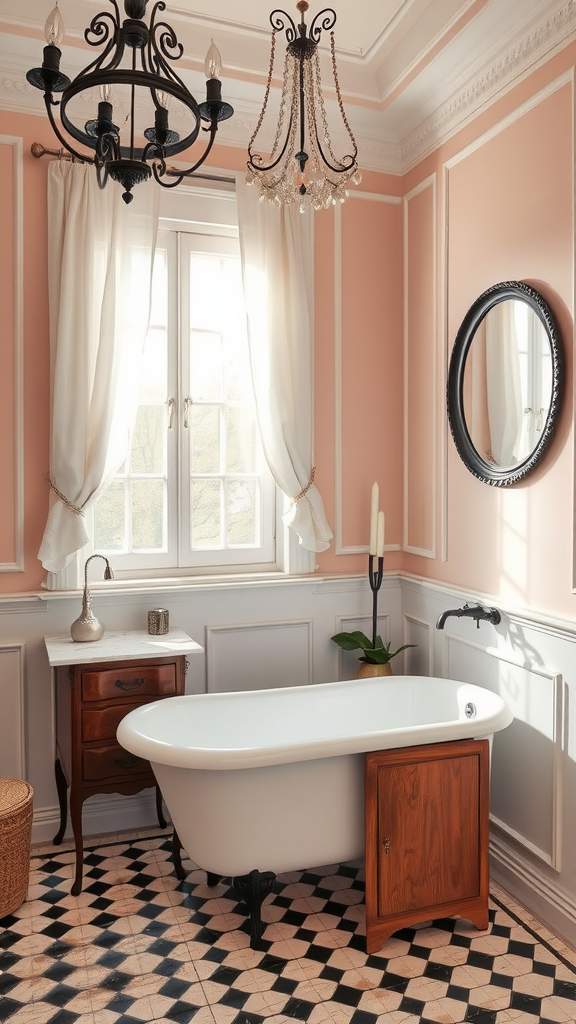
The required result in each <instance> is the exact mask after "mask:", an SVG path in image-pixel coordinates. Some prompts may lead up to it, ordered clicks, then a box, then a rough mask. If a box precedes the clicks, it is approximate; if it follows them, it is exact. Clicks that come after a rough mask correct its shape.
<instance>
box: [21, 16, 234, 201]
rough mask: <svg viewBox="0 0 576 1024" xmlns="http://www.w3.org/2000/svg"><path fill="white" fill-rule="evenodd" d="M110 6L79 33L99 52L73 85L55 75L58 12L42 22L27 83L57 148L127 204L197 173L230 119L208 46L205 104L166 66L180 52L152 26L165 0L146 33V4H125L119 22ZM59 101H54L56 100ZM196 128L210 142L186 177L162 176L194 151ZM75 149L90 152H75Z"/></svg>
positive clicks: (168, 32) (166, 28)
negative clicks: (118, 189) (116, 188)
mask: <svg viewBox="0 0 576 1024" xmlns="http://www.w3.org/2000/svg"><path fill="white" fill-rule="evenodd" d="M109 2H110V3H111V4H112V7H113V8H114V12H112V11H101V12H100V13H99V14H96V15H95V16H94V17H93V19H92V21H91V22H90V25H89V27H88V28H87V29H86V31H85V33H84V38H85V40H86V42H87V43H88V45H89V46H100V47H102V48H103V49H102V52H101V53H100V54H99V56H97V57H96V59H95V60H93V61H92V63H91V64H89V65H88V66H87V67H86V68H85V69H84V70H83V71H81V72H80V73H79V74H78V75H77V76H76V78H74V79H73V80H72V81H71V80H70V79H69V78H68V77H67V76H66V75H64V74H62V72H61V71H60V58H61V56H62V53H61V51H60V49H59V45H60V43H61V41H62V39H63V37H64V24H63V21H62V16H61V14H60V11H59V10H58V5H56V7H55V8H54V10H53V11H51V13H50V14H49V16H48V20H47V22H46V28H45V36H46V43H47V45H46V46H45V47H44V60H43V63H42V67H40V68H33V69H32V70H31V71H29V72H28V73H27V75H26V78H27V79H28V81H29V82H30V84H31V85H33V86H35V87H36V88H37V89H42V90H43V92H44V103H45V105H46V111H47V114H48V118H49V120H50V124H51V125H52V129H53V131H54V133H55V135H56V136H57V138H58V140H59V142H60V143H61V145H62V146H63V148H64V149H65V150H66V151H67V152H68V153H69V154H70V155H71V156H72V157H73V158H75V159H77V160H84V161H90V162H91V163H93V164H94V165H95V167H96V172H97V175H98V184H99V185H100V187H101V188H104V186H105V184H106V182H107V180H108V178H113V179H114V181H118V182H119V183H120V184H121V185H122V187H123V188H124V192H123V196H122V198H123V199H124V201H125V202H126V203H129V202H130V201H131V200H132V198H133V197H132V189H133V188H134V186H135V185H138V184H140V183H141V182H143V181H146V180H147V179H148V178H150V177H151V175H153V176H154V178H155V179H156V181H157V182H158V183H159V184H160V185H164V186H165V187H166V188H172V187H173V186H174V185H178V184H179V183H180V182H181V181H182V179H183V178H184V177H186V175H190V174H192V173H193V172H194V171H195V170H197V168H198V167H200V165H201V164H202V163H204V161H205V160H206V158H207V156H208V154H209V152H210V150H211V149H212V145H213V143H214V139H215V136H216V132H217V131H218V124H219V122H220V121H224V120H226V118H228V117H231V116H232V114H233V113H234V111H233V109H232V107H231V106H230V105H229V104H228V103H224V102H223V101H222V86H221V83H220V78H219V76H220V71H221V60H220V54H219V53H218V50H217V49H216V47H215V46H214V43H212V45H211V47H210V49H209V50H208V54H207V57H206V64H205V69H206V78H207V82H206V100H205V101H204V102H202V103H198V102H197V101H196V100H195V98H194V96H193V95H192V94H191V92H189V90H188V89H187V88H186V86H185V85H184V83H183V82H182V80H181V79H180V78H179V76H178V75H177V74H176V73H175V71H174V70H173V68H172V67H171V64H170V62H173V61H175V60H178V59H179V58H180V57H181V56H182V54H183V47H182V45H181V43H179V42H178V39H177V37H176V34H175V32H174V30H173V29H172V28H171V27H170V25H168V24H167V23H166V22H164V21H157V20H156V16H157V13H158V12H159V11H163V10H164V9H165V7H166V4H165V3H164V0H157V2H156V3H155V4H154V7H153V8H152V13H151V15H150V23H149V25H147V24H146V23H145V22H144V21H143V20H142V19H143V18H144V17H145V14H146V5H147V3H148V0H124V13H125V15H126V17H125V18H124V19H123V20H121V17H120V10H119V7H118V4H117V2H116V0H109ZM58 93H61V99H60V100H56V99H54V94H58ZM94 96H99V101H98V104H97V108H96V110H95V111H94V113H95V114H96V116H95V117H93V118H91V119H89V120H88V121H85V110H84V108H85V106H86V102H89V103H90V102H91V103H93V102H94V101H93V97H94ZM169 105H170V107H171V115H172V117H173V120H174V121H175V124H173V125H172V126H171V125H170V124H169V114H168V107H169ZM57 107H59V113H60V124H59V123H58V121H57V120H56V116H55V112H54V111H55V108H57ZM115 120H116V121H118V124H115V123H114V121H115ZM202 121H204V122H206V125H207V126H206V127H204V126H203V125H201V122H202ZM119 125H120V126H121V127H119ZM201 127H202V131H204V132H208V133H209V136H208V139H207V140H206V145H205V148H204V151H203V152H202V154H201V155H200V157H199V159H197V160H196V162H195V163H194V164H193V166H191V167H188V168H187V169H186V170H182V171H180V170H177V171H176V170H174V168H168V167H167V166H166V159H167V158H168V157H173V156H175V155H176V154H177V153H181V152H182V151H183V150H185V149H188V148H189V147H190V146H192V145H193V144H194V143H195V142H196V140H197V138H198V135H199V133H200V128H201ZM176 128H178V129H179V130H176ZM78 142H79V143H81V144H82V145H83V146H85V147H87V149H88V150H89V151H91V152H89V153H86V152H83V151H81V150H78V149H76V147H75V143H78Z"/></svg>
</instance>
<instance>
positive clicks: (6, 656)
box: [0, 643, 26, 779]
mask: <svg viewBox="0 0 576 1024" xmlns="http://www.w3.org/2000/svg"><path fill="white" fill-rule="evenodd" d="M25 647H26V645H25V644H24V643H15V644H6V643H1V644H0V708H1V709H2V714H1V715H0V775H5V776H7V777H9V778H12V779H24V778H26V757H25V741H24V722H25V720H24V653H25Z"/></svg>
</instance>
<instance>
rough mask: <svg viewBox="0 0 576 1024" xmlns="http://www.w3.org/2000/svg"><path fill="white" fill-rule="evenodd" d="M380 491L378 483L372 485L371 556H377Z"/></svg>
mask: <svg viewBox="0 0 576 1024" xmlns="http://www.w3.org/2000/svg"><path fill="white" fill-rule="evenodd" d="M379 500H380V491H379V487H378V484H377V483H374V484H372V508H371V513H370V547H369V549H368V550H369V552H370V554H371V555H375V554H376V541H377V538H378V502H379Z"/></svg>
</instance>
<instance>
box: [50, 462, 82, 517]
mask: <svg viewBox="0 0 576 1024" xmlns="http://www.w3.org/2000/svg"><path fill="white" fill-rule="evenodd" d="M43 476H44V479H45V480H46V482H47V484H48V486H49V487H50V488H51V489H52V490H53V491H54V494H56V495H57V497H58V498H60V501H63V502H64V504H65V505H67V506H68V508H69V509H71V510H72V512H75V513H76V515H77V516H83V515H84V511H83V509H81V508H80V507H79V506H78V505H75V504H74V502H73V501H70V499H69V498H67V497H66V495H65V494H62V491H59V490H58V488H57V487H56V484H54V483H52V480H51V479H50V474H49V473H44V474H43Z"/></svg>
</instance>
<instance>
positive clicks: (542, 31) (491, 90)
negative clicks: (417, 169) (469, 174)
mask: <svg viewBox="0 0 576 1024" xmlns="http://www.w3.org/2000/svg"><path fill="white" fill-rule="evenodd" d="M574 39H576V3H574V0H563V3H562V5H561V6H560V7H559V8H558V9H556V10H555V11H554V12H553V13H552V14H551V15H549V16H548V17H547V18H545V19H544V20H543V21H540V22H539V23H538V24H536V25H534V26H532V27H531V29H530V31H529V32H528V34H524V35H523V36H522V37H519V38H517V39H515V40H514V41H513V42H512V43H511V44H509V45H508V46H506V47H499V48H498V49H497V50H495V51H494V52H493V53H491V54H487V55H486V63H485V64H484V67H482V68H481V69H478V68H476V69H474V71H473V73H472V74H471V75H470V77H469V78H468V79H467V80H466V81H461V82H460V83H459V86H458V89H457V90H455V91H453V92H452V94H451V96H450V97H449V98H448V99H447V100H446V101H445V102H444V103H443V104H442V105H441V106H439V107H437V109H436V110H435V111H434V112H433V113H432V114H431V115H430V116H428V117H427V118H426V119H425V120H423V121H422V123H421V124H420V125H419V126H418V127H417V128H416V129H415V130H414V131H412V132H410V133H409V134H408V135H407V136H405V137H404V138H403V139H402V141H401V154H402V155H401V164H402V169H403V173H404V172H406V171H408V170H410V169H411V168H412V167H414V166H415V165H416V164H418V163H419V162H420V161H421V160H423V159H424V158H425V157H426V156H428V155H429V154H430V153H432V152H433V151H434V150H435V149H437V148H438V146H440V145H441V144H442V143H444V142H446V141H448V139H449V138H451V136H453V135H454V134H455V133H456V132H457V131H460V130H461V129H462V128H464V127H465V126H466V125H467V124H469V123H470V122H471V121H472V120H474V118H475V117H477V116H478V115H479V114H480V113H481V112H482V111H483V110H485V109H486V108H487V107H489V106H490V105H491V104H492V103H494V102H495V101H496V100H497V99H499V98H500V97H501V96H503V95H505V94H506V92H508V91H509V90H510V89H512V88H514V87H515V86H516V85H518V84H519V83H520V82H521V81H522V80H523V79H524V78H526V77H527V75H528V74H530V73H532V72H533V71H535V70H536V69H537V68H538V67H540V66H541V65H542V64H543V63H544V62H545V61H546V60H549V59H550V58H551V57H552V56H553V55H554V53H556V52H559V51H560V50H561V49H563V48H564V47H565V46H567V45H569V44H570V43H571V42H573V41H574Z"/></svg>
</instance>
